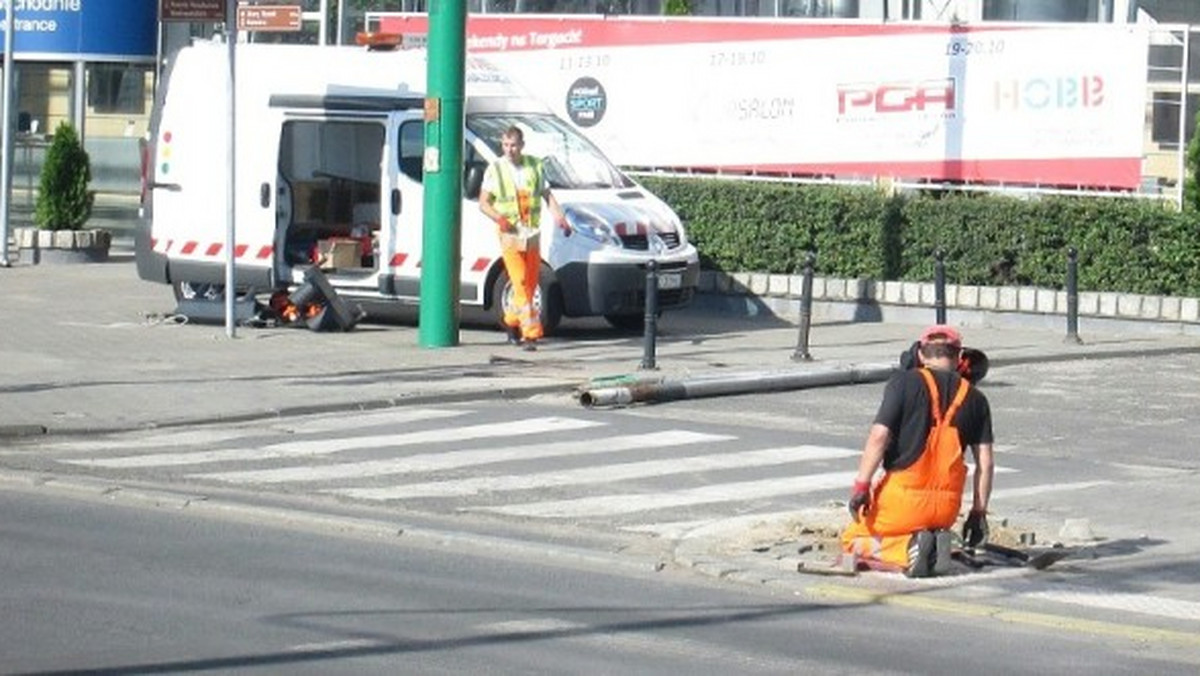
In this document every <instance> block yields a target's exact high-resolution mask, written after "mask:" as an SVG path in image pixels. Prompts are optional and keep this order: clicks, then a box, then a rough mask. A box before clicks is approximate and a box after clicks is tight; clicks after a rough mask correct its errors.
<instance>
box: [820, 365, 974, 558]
mask: <svg viewBox="0 0 1200 676" xmlns="http://www.w3.org/2000/svg"><path fill="white" fill-rule="evenodd" d="M917 372H918V373H920V374H921V376H922V378H924V380H925V386H926V387H927V388H928V389H929V400H930V402H931V404H932V408H931V410H932V415H933V427H932V428H931V429H930V430H929V436H928V437H926V440H925V450H924V451H922V453H921V457H920V458H918V459H917V461H916V462H914V463H913V464H912V465H911V466H909V467H906V468H904V469H902V470H897V471H893V472H887V473H885V474H884V475H883V479H882V480H881V481H880V482H879V483H878V484H876V485H875V487H874V489H873V495H872V497H871V504H870V507H868V508H867V512H866V514H865V516H864V518H862V519H860V520H858V521H856V522H852V523H851V524H850V525H849V526H847V527H846V529H845V530H844V531H842V550H843V551H844V552H845V553H847V554H853V555H855V556H856V557H858V558H859V559H864V560H868V561H871V562H874V563H882V564H883V566H882V567H885V568H891V567H894V568H895V569H897V570H903V569H905V568H907V567H908V564H909V561H908V545H909V539H910V538H911V537H912V534H913V533H915V532H917V531H921V530H937V529H941V528H950V527H951V526H953V525H954V522H955V521H956V520H957V519H958V510H959V508H960V507H961V506H962V492H963V486H964V483H965V482H966V478H967V466H966V464H965V463H964V462H963V448H962V442H961V440H960V439H959V436H958V428H956V427H954V415H955V414H956V413H958V409H959V408H960V407H961V406H962V403H963V400H965V399H966V398H967V392H968V391H969V390H970V389H971V386H970V385H969V384H968V383H967V381H966V379H962V380H960V382H959V386H958V391H957V392H956V393H955V395H954V400H953V401H952V402H950V407H949V408H948V409H946V412H945V413H944V414H943V413H942V411H941V397H940V396H939V394H938V389H937V383H936V382H934V380H933V374H931V373H930V372H929V370H928V369H924V368H921V369H917Z"/></svg>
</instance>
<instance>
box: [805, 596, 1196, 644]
mask: <svg viewBox="0 0 1200 676" xmlns="http://www.w3.org/2000/svg"><path fill="white" fill-rule="evenodd" d="M805 591H806V592H807V593H809V594H811V595H813V596H818V597H825V598H831V599H837V600H840V601H845V602H849V603H869V604H875V605H892V606H901V607H906V608H915V609H918V610H931V611H939V612H945V613H954V614H957V615H963V616H969V617H980V618H991V619H994V620H999V621H1001V622H1009V623H1012V624H1022V625H1030V626H1035V627H1046V628H1051V629H1059V630H1063V631H1072V632H1076V633H1083V634H1093V635H1100V636H1115V637H1118V638H1123V639H1129V640H1134V641H1163V642H1170V643H1179V644H1183V645H1194V646H1200V633H1194V632H1186V631H1175V630H1172V629H1159V628H1157V627H1144V626H1140V625H1133V624H1119V623H1116V622H1104V621H1100V620H1087V619H1082V618H1077V617H1072V616H1069V615H1054V614H1051V613H1038V612H1030V611H1024V610H1013V609H1011V608H1002V607H1000V606H987V605H982V604H979V603H976V602H974V601H972V602H969V603H963V602H960V601H951V600H945V599H935V598H932V597H928V596H920V595H915V594H909V593H907V592H899V593H894V594H893V593H888V592H878V591H874V590H870V589H858V588H854V587H846V586H841V585H831V584H821V585H813V586H811V587H807V588H806V589H805Z"/></svg>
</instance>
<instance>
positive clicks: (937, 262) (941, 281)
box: [933, 249, 946, 324]
mask: <svg viewBox="0 0 1200 676" xmlns="http://www.w3.org/2000/svg"><path fill="white" fill-rule="evenodd" d="M933 258H934V263H933V308H934V310H935V312H936V314H937V321H935V322H934V323H935V324H945V323H946V252H945V251H943V250H942V249H938V250H937V251H934V252H933Z"/></svg>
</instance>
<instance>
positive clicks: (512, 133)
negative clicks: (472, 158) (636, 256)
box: [479, 127, 571, 350]
mask: <svg viewBox="0 0 1200 676" xmlns="http://www.w3.org/2000/svg"><path fill="white" fill-rule="evenodd" d="M500 147H501V150H502V151H503V155H502V156H501V157H500V158H499V159H497V160H496V161H495V162H492V163H491V164H490V165H488V168H487V171H486V172H484V174H483V184H482V186H481V188H480V191H479V209H480V211H482V212H483V213H485V214H487V216H488V218H490V219H492V220H493V221H495V222H496V226H497V227H498V228H499V233H500V249H501V253H502V255H503V256H504V269H505V271H506V272H507V273H508V278H509V280H510V281H511V282H512V287H513V303H512V306H509V305H504V327H505V329H506V330H507V331H508V340H509V342H510V343H514V344H519V345H521V347H522V348H523V349H525V350H536V349H537V347H536V344H537V341H538V340H539V339H541V337H542V321H541V317H540V316H539V314H538V308H537V306H536V305H535V304H534V293H535V292H536V291H537V288H538V273H539V272H540V270H541V267H542V254H541V243H540V238H539V232H540V224H541V211H542V200H543V199H545V200H546V204H547V205H549V207H550V210H551V212H552V213H553V215H554V220H555V222H557V223H558V226H559V227H560V228H562V229H563V233H564V234H565V235H566V236H568V237H569V236H570V235H571V226H570V224H568V223H567V218H566V215H565V214H564V213H563V210H562V208H560V207H559V205H558V201H557V200H555V199H554V194H553V193H551V192H550V187H549V185H547V183H546V176H545V174H544V172H543V169H542V161H541V160H539V159H537V158H534V157H529V156H527V155H523V154H522V152H521V151H522V150H523V149H524V147H525V135H524V134H523V133H522V132H521V129H520V128H519V127H509V128H508V129H506V130H505V131H504V133H503V134H502V135H501V137H500ZM496 302H499V303H503V299H499V298H498V299H496Z"/></svg>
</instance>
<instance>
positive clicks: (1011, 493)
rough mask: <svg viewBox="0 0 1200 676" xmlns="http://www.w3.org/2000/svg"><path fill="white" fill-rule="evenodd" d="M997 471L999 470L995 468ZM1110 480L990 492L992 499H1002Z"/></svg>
mask: <svg viewBox="0 0 1200 676" xmlns="http://www.w3.org/2000/svg"><path fill="white" fill-rule="evenodd" d="M997 471H999V470H997ZM1111 483H1113V482H1111V481H1080V482H1077V483H1073V484H1038V485H1037V486H1025V487H1023V488H1006V489H1004V490H997V491H993V492H992V499H993V500H995V499H997V498H999V499H1001V500H1004V499H1008V498H1023V497H1026V496H1029V495H1040V494H1042V493H1057V492H1059V491H1079V490H1083V489H1085V488H1096V487H1097V486H1108V485H1109V484H1111Z"/></svg>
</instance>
